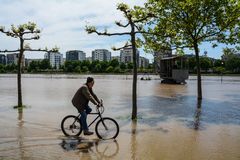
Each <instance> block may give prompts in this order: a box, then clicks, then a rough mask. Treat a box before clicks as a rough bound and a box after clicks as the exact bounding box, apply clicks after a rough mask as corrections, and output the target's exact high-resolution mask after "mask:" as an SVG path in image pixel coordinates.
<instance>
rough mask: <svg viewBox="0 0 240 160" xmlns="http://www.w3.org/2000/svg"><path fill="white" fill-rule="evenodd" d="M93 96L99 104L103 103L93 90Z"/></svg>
mask: <svg viewBox="0 0 240 160" xmlns="http://www.w3.org/2000/svg"><path fill="white" fill-rule="evenodd" d="M92 96H93V97H94V99H95V100H96V101H97V102H98V103H101V102H100V100H99V99H98V97H97V95H96V94H95V93H94V92H93V90H92Z"/></svg>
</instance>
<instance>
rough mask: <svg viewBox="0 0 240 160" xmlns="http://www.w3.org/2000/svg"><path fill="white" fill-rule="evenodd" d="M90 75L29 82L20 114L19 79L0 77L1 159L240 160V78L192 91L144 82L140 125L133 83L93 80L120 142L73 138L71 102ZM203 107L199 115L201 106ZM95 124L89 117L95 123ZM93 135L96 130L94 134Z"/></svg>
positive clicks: (211, 81)
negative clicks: (64, 128)
mask: <svg viewBox="0 0 240 160" xmlns="http://www.w3.org/2000/svg"><path fill="white" fill-rule="evenodd" d="M87 76H88V75H27V74H26V75H23V78H22V88H23V102H24V104H25V105H27V108H25V109H24V110H23V112H22V113H18V110H15V109H13V108H12V106H14V105H16V104H17V92H16V91H17V88H16V76H15V75H9V74H7V75H6V74H4V75H0V129H1V130H0V160H5V159H16V160H19V159H20V160H31V159H34V160H35V159H36V160H38V159H41V160H55V159H68V160H75V159H78V160H79V159H81V160H90V159H119V160H123V159H124V160H125V159H126V160H135V159H137V160H159V159H164V160H239V159H240V103H239V102H240V77H223V81H222V82H221V78H220V77H203V81H202V85H203V101H202V103H201V104H198V103H197V101H196V99H197V98H196V93H197V91H196V90H197V88H196V87H197V84H196V77H190V79H189V80H188V81H187V84H186V85H167V84H161V83H160V80H159V77H158V76H151V78H152V80H150V81H140V80H139V81H138V121H137V123H133V122H132V121H131V120H130V115H131V86H132V80H131V76H130V75H128V76H125V75H124V76H123V75H114V76H110V75H92V76H93V77H94V78H95V86H94V90H95V92H96V94H97V95H98V96H99V97H100V98H102V99H103V100H104V104H105V112H104V116H107V117H112V118H114V119H116V120H117V122H118V123H119V126H120V133H119V136H118V137H117V138H116V140H107V141H104V140H99V139H98V138H97V136H96V135H93V136H88V137H87V136H83V135H80V137H79V138H67V137H65V136H64V135H63V134H62V132H61V129H60V123H61V120H62V118H63V117H64V116H66V115H68V114H77V110H76V109H75V108H74V107H73V106H72V105H71V98H72V96H73V94H74V93H75V91H76V90H77V89H78V87H79V86H80V85H81V84H82V83H84V82H85V79H86V77H87ZM139 78H140V76H139ZM198 105H201V109H198V108H197V106H198ZM90 119H91V117H89V120H90ZM90 129H91V130H93V131H94V127H92V128H90Z"/></svg>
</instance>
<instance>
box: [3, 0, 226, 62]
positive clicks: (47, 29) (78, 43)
mask: <svg viewBox="0 0 240 160" xmlns="http://www.w3.org/2000/svg"><path fill="white" fill-rule="evenodd" d="M120 2H125V3H127V4H128V5H130V6H134V5H140V6H141V5H143V3H144V2H145V0H0V26H5V28H6V29H8V28H10V27H11V24H15V25H18V24H23V23H27V22H28V21H32V22H35V23H36V24H37V25H38V27H39V28H40V29H41V38H40V39H39V40H37V41H31V42H30V46H31V47H32V48H40V47H42V48H44V47H48V48H52V47H54V46H58V47H60V52H61V53H63V55H64V57H65V53H66V51H67V50H82V51H84V52H86V53H87V56H91V51H92V50H94V49H102V48H103V49H108V50H110V51H111V52H112V56H116V55H119V51H116V52H114V51H112V50H111V47H112V46H116V47H121V46H122V45H123V44H125V42H126V40H128V39H129V37H128V36H126V37H119V36H114V37H104V36H97V35H96V34H91V35H89V34H87V33H86V32H85V30H84V28H85V26H86V25H87V24H88V25H95V26H97V27H98V28H108V30H109V31H110V32H119V31H122V30H123V29H121V28H119V27H117V26H115V24H114V22H115V21H116V20H122V21H124V18H123V16H122V13H121V12H120V11H118V10H116V5H117V4H118V3H120ZM18 45H19V43H18V40H17V39H13V38H8V37H6V36H5V35H3V34H1V33H0V50H3V49H9V50H11V49H13V50H14V49H17V48H19V47H18ZM204 51H207V52H208V56H210V57H214V58H220V56H221V52H222V46H220V47H218V48H215V49H212V48H211V47H210V45H209V44H204V45H202V46H201V53H203V52H204ZM187 52H188V53H192V51H187ZM140 54H141V56H144V57H147V58H149V59H152V56H151V55H150V54H146V53H144V52H143V50H142V49H140ZM43 55H44V53H26V56H25V57H26V58H43V57H44V56H43Z"/></svg>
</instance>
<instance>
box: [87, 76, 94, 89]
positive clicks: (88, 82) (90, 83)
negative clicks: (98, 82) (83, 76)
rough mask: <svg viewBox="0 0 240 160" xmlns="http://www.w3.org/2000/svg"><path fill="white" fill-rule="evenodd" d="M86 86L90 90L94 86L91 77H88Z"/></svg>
mask: <svg viewBox="0 0 240 160" xmlns="http://www.w3.org/2000/svg"><path fill="white" fill-rule="evenodd" d="M86 84H87V86H88V87H89V88H92V87H93V85H94V79H93V78H92V77H88V78H87V82H86Z"/></svg>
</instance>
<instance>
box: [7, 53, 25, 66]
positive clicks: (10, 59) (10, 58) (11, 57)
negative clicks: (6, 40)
mask: <svg viewBox="0 0 240 160" xmlns="http://www.w3.org/2000/svg"><path fill="white" fill-rule="evenodd" d="M18 57H19V54H18V53H11V54H7V64H13V63H14V64H16V65H17V64H18ZM21 65H22V67H25V57H24V55H23V56H22V64H21Z"/></svg>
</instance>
